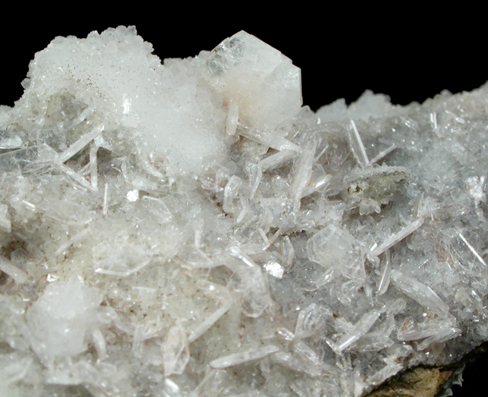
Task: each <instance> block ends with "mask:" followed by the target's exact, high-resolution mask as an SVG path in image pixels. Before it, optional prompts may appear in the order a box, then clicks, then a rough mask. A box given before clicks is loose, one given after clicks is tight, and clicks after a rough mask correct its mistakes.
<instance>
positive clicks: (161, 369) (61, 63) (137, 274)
mask: <svg viewBox="0 0 488 397" xmlns="http://www.w3.org/2000/svg"><path fill="white" fill-rule="evenodd" d="M151 52H152V46H151V45H150V44H149V43H147V42H144V41H143V39H142V38H141V37H139V36H137V34H136V31H135V29H134V28H125V27H119V28H117V29H109V30H107V31H105V32H103V33H101V34H98V33H96V32H94V33H91V34H90V35H89V36H88V37H87V38H86V39H77V38H75V37H68V38H60V37H58V38H56V39H55V40H53V42H52V43H51V44H50V45H49V46H48V47H47V48H46V49H45V50H44V51H41V52H39V53H37V54H36V56H35V59H34V60H33V61H32V62H31V64H30V67H29V73H28V76H27V79H26V80H24V82H23V86H24V88H25V93H24V95H23V96H22V98H21V99H20V100H19V101H18V102H16V104H15V107H13V108H9V107H5V106H4V107H0V247H1V256H0V271H1V272H0V394H1V395H2V396H39V397H40V396H66V397H68V396H96V397H101V396H104V397H109V396H110V397H111V396H114V397H115V396H161V397H162V396H164V397H217V396H222V397H230V396H234V397H237V396H241V397H247V396H249V397H250V396H254V397H265V396H268V397H285V396H286V397H288V396H290V397H292V396H293V397H319V396H325V395H327V396H337V397H339V396H340V397H342V396H357V397H359V396H362V395H364V394H365V393H367V392H369V391H370V390H372V389H373V388H374V387H375V386H377V385H379V384H381V383H382V382H384V381H385V380H386V379H388V378H389V377H391V376H393V375H395V374H397V373H398V372H399V371H401V370H402V369H405V368H408V367H412V366H415V365H418V364H426V365H440V364H447V363H451V362H453V361H455V360H457V359H459V358H460V357H461V356H462V355H463V354H465V353H466V352H467V351H469V350H470V349H472V348H473V347H475V346H476V345H478V344H479V343H481V342H482V341H486V340H488V310H487V307H486V305H487V299H488V266H487V263H486V259H485V256H486V254H487V252H488V235H487V234H488V225H487V224H486V212H487V211H488V207H487V203H486V194H485V190H486V188H485V179H486V176H487V175H486V173H487V170H488V147H487V143H488V87H482V88H481V89H479V90H477V91H475V92H472V93H464V94H459V95H450V94H449V93H442V94H440V95H439V96H438V97H436V98H434V99H432V100H428V101H426V102H425V103H424V104H423V105H419V104H415V103H414V104H411V105H409V106H407V107H403V108H402V107H398V106H393V105H391V104H390V103H389V99H388V98H387V97H386V96H383V95H374V94H373V93H371V92H368V91H367V92H365V94H364V95H363V96H362V97H361V98H360V99H359V100H358V101H357V102H356V103H355V104H352V105H350V106H349V107H348V106H346V104H345V102H344V101H343V100H342V101H337V102H335V103H333V104H331V105H329V106H325V107H323V108H321V109H320V110H319V111H318V112H317V113H314V112H312V111H311V110H310V109H309V108H307V107H302V99H301V86H300V84H301V81H300V69H299V68H297V67H296V66H294V65H293V64H292V63H291V61H290V60H289V59H288V58H286V57H285V56H283V55H282V54H281V53H280V52H279V51H277V50H275V49H273V48H272V47H270V46H268V45H267V44H265V43H263V42H262V41H260V40H259V39H257V38H256V37H254V36H252V35H250V34H247V33H245V32H239V33H237V34H236V35H234V36H232V37H231V38H229V39H226V40H224V41H223V42H222V43H221V44H220V45H218V46H217V47H216V48H215V49H214V50H213V51H211V52H208V51H202V52H201V53H200V54H199V55H198V56H196V57H195V58H187V59H167V60H165V61H164V62H163V63H161V61H160V60H159V58H157V57H156V56H154V55H152V54H151Z"/></svg>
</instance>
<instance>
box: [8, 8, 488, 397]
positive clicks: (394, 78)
mask: <svg viewBox="0 0 488 397" xmlns="http://www.w3.org/2000/svg"><path fill="white" fill-rule="evenodd" d="M114 4H115V3H114ZM121 4H122V3H119V5H117V6H113V7H116V8H112V9H110V10H108V11H105V12H104V11H103V10H104V7H103V5H102V4H101V3H99V4H97V5H91V4H88V3H76V4H74V3H66V4H65V5H64V6H62V7H53V6H48V5H46V4H43V5H41V6H38V7H37V8H36V9H33V8H31V7H30V6H27V4H23V3H19V4H16V5H14V8H12V9H10V11H4V12H3V15H2V17H1V18H0V104H4V105H9V106H12V105H13V104H14V101H16V100H17V99H18V98H19V97H20V96H21V95H22V87H21V86H20V82H21V81H22V80H23V79H24V77H25V75H26V73H27V68H28V63H29V61H30V60H31V59H32V58H33V55H34V53H35V52H37V51H40V50H42V49H43V48H45V47H46V46H47V45H48V44H49V42H50V41H51V40H52V39H53V38H54V37H55V36H67V35H75V36H78V37H86V35H87V34H88V33H89V32H90V31H93V30H98V31H103V30H104V29H106V28H108V27H116V26H118V25H135V26H136V27H137V30H138V33H139V34H140V35H141V36H142V37H143V38H144V39H145V40H146V41H149V42H151V43H152V44H153V46H154V52H155V53H156V54H157V55H158V56H159V57H160V58H168V57H187V56H194V55H196V54H197V53H198V52H199V51H200V50H202V49H206V50H211V49H212V48H213V47H214V46H216V45H217V44H218V43H219V42H221V41H222V40H223V39H225V38H226V37H229V36H231V35H232V34H234V33H236V32H237V31H239V30H242V29H244V30H246V31H247V32H248V33H251V34H254V35H255V36H257V37H258V38H260V39H262V40H263V41H265V42H266V43H268V44H270V45H271V46H273V47H275V48H277V49H279V50H280V51H281V52H282V53H284V54H285V55H286V56H288V57H289V58H291V59H292V60H293V63H294V64H295V65H297V66H299V67H300V68H301V69H302V88H303V98H304V104H305V105H309V106H310V107H311V108H312V109H313V110H316V109H318V108H319V107H320V106H322V105H325V104H328V103H331V102H332V101H334V100H335V99H337V98H345V99H346V101H347V102H348V103H350V102H351V101H355V100H356V99H357V98H358V97H359V96H360V95H361V93H362V92H364V90H365V89H370V90H373V91H374V92H376V93H385V94H388V95H389V96H390V97H391V100H392V102H393V103H395V104H402V105H405V104H408V103H410V102H412V101H417V102H423V101H424V100H425V99H427V98H429V97H432V96H434V95H436V94H438V93H440V92H441V91H442V90H443V89H447V90H449V91H451V92H453V93H457V92H461V91H470V90H472V89H474V88H477V87H479V86H480V85H482V84H484V83H485V82H486V81H487V80H488V58H487V56H486V54H487V44H486V43H487V38H488V34H487V29H486V28H485V26H486V22H485V21H483V20H482V18H483V12H482V10H481V9H476V8H474V7H472V6H470V5H469V4H468V3H464V4H460V3H456V8H455V9H447V10H446V9H445V8H444V9H440V8H437V9H434V10H433V11H430V12H428V11H427V8H429V9H432V8H431V7H427V6H426V5H423V6H416V5H414V4H413V3H402V4H401V5H394V6H392V5H390V6H386V7H372V6H369V5H367V6H363V7H360V8H359V7H357V6H355V5H353V4H350V3H348V4H343V5H337V4H332V3H316V5H312V4H310V3H306V2H299V3H295V4H294V5H287V6H285V3H281V2H279V3H274V5H272V6H271V3H270V4H269V5H270V7H272V11H271V12H269V11H268V12H265V11H264V10H265V9H266V8H267V7H266V4H264V3H261V4H252V3H250V2H245V3H226V5H222V6H220V5H219V4H218V3H210V2H204V3H203V4H200V5H199V6H193V5H191V4H189V3H183V2H182V3H181V4H176V5H175V4H171V3H162V2H159V3H155V2H154V3H152V4H153V5H156V4H157V5H160V6H161V8H158V9H154V8H152V7H151V6H148V5H145V4H143V3H142V2H139V3H134V4H131V5H130V6H129V7H126V8H123V6H122V5H121ZM314 4H315V3H314ZM445 6H447V3H444V7H445ZM286 7H287V8H286ZM485 376H486V377H487V378H488V356H487V355H485V356H484V357H482V359H481V360H480V361H479V362H478V364H475V366H472V367H471V368H468V369H467V370H466V372H465V374H464V379H465V386H464V387H462V388H460V387H457V386H456V387H455V388H454V396H456V397H461V396H475V395H476V396H478V395H480V396H482V395H487V394H488V392H486V386H484V385H483V384H484V381H485ZM479 390H483V392H480V391H479Z"/></svg>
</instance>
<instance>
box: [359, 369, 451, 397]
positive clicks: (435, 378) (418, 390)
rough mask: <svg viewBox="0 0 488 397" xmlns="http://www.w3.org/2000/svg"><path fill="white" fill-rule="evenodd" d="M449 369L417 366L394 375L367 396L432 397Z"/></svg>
mask: <svg viewBox="0 0 488 397" xmlns="http://www.w3.org/2000/svg"><path fill="white" fill-rule="evenodd" d="M451 374H452V371H451V370H444V369H442V368H423V367H417V368H415V369H412V370H410V371H408V372H405V373H403V374H402V375H400V376H398V377H395V378H394V379H393V380H391V381H390V382H387V383H386V384H384V385H383V386H381V387H380V388H379V389H377V390H375V391H373V392H372V393H370V394H369V395H368V396H367V397H434V396H435V395H436V394H437V393H438V392H439V389H440V387H441V386H442V385H443V384H444V382H446V381H447V380H448V379H449V377H450V376H451Z"/></svg>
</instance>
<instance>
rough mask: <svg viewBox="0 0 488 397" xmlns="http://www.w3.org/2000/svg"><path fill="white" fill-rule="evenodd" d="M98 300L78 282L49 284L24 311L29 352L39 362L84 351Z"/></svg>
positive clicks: (93, 293) (97, 296)
mask: <svg viewBox="0 0 488 397" xmlns="http://www.w3.org/2000/svg"><path fill="white" fill-rule="evenodd" d="M100 301H101V297H100V295H99V294H98V293H97V291H96V290H94V289H93V288H90V287H86V286H84V285H83V284H81V283H80V282H79V281H73V282H67V283H64V282H59V283H54V284H49V285H48V286H47V287H46V289H45V290H44V293H43V294H42V295H41V297H39V299H38V300H37V301H36V302H35V303H34V304H33V305H32V306H31V307H30V308H29V310H28V311H27V316H26V318H27V323H28V327H29V331H30V332H29V333H30V339H31V346H32V349H33V350H34V351H35V352H36V353H37V354H38V356H39V358H40V359H41V360H43V361H49V360H52V359H53V358H55V357H58V356H59V357H70V356H76V355H78V354H80V353H82V352H84V351H85V350H86V349H87V343H86V340H85V336H86V333H87V331H88V329H89V328H90V327H91V324H92V322H94V320H95V319H94V318H93V317H94V315H95V313H96V309H97V307H98V305H99V304H100Z"/></svg>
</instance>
